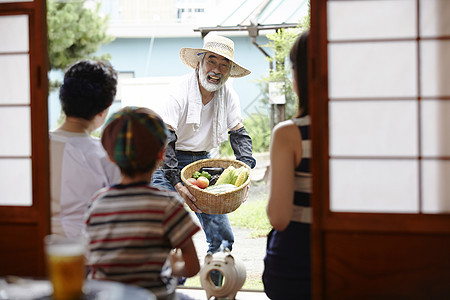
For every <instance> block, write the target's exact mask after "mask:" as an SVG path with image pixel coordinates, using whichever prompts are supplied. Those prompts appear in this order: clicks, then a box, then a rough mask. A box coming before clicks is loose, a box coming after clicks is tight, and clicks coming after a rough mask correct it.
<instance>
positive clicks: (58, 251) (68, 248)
mask: <svg viewBox="0 0 450 300" xmlns="http://www.w3.org/2000/svg"><path fill="white" fill-rule="evenodd" d="M85 250H86V249H85V246H84V245H82V244H56V245H48V246H47V254H48V255H54V256H79V255H83V254H84V253H85Z"/></svg>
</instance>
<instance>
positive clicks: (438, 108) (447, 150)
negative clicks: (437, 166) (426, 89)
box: [420, 100, 450, 157]
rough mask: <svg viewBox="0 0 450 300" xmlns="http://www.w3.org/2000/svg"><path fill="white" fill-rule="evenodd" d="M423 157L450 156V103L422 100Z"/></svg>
mask: <svg viewBox="0 0 450 300" xmlns="http://www.w3.org/2000/svg"><path fill="white" fill-rule="evenodd" d="M420 113H421V125H422V140H421V143H422V155H423V156H428V157H439V156H450V102H449V101H437V100H422V102H421V110H420Z"/></svg>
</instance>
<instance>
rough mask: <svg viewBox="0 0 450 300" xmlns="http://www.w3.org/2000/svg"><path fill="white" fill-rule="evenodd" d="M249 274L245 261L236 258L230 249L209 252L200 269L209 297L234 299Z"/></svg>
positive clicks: (203, 286) (201, 278)
mask: <svg viewBox="0 0 450 300" xmlns="http://www.w3.org/2000/svg"><path fill="white" fill-rule="evenodd" d="M246 276H247V271H246V270H245V266H244V263H243V262H242V261H240V260H238V259H236V258H234V257H233V256H232V255H231V253H230V250H228V249H225V250H224V251H219V252H217V253H214V254H211V253H208V254H207V255H206V256H205V262H204V264H203V266H202V268H201V269H200V282H201V285H202V288H203V289H204V290H205V291H206V296H207V299H210V298H211V297H215V299H228V300H234V299H235V297H236V294H237V292H238V291H239V290H240V289H241V288H242V286H243V285H244V282H245V278H246Z"/></svg>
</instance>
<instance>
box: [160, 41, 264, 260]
mask: <svg viewBox="0 0 450 300" xmlns="http://www.w3.org/2000/svg"><path fill="white" fill-rule="evenodd" d="M180 57H181V60H182V61H183V63H184V64H185V65H187V66H188V67H190V68H192V69H194V71H193V72H191V73H189V74H187V75H185V76H183V77H182V79H181V81H179V82H177V83H176V84H174V86H172V87H171V88H170V95H169V99H168V100H167V101H166V102H165V103H164V105H163V106H164V108H163V109H162V111H161V112H160V114H161V117H162V118H163V120H164V122H165V123H167V125H168V128H169V129H170V135H169V138H168V145H167V149H166V154H165V159H164V163H163V166H162V167H161V168H160V169H158V170H157V171H156V172H155V174H154V175H153V179H152V184H154V185H159V186H163V187H165V188H170V189H175V190H176V191H178V193H179V194H180V195H181V196H182V197H183V198H184V200H185V201H186V203H187V205H188V206H189V207H190V208H191V209H192V210H193V211H194V212H195V213H196V215H197V217H198V218H199V220H200V223H201V225H202V228H203V230H204V232H205V235H206V240H207V242H208V244H209V248H208V252H212V253H215V252H217V251H219V250H220V248H221V246H222V247H223V248H228V249H230V250H231V248H232V245H233V242H234V236H233V232H232V230H231V226H230V222H229V220H228V216H227V215H212V214H206V213H202V212H201V211H200V210H199V209H198V208H197V207H196V206H195V201H196V199H195V197H194V196H193V195H192V194H191V193H190V192H189V191H188V189H187V188H186V187H185V186H184V185H183V184H182V182H181V179H180V170H181V169H182V168H183V167H185V166H186V165H188V164H190V163H192V162H194V161H197V160H200V159H205V158H209V157H210V154H209V152H210V151H211V150H212V149H214V148H217V147H218V146H219V145H220V144H221V143H222V142H223V141H225V140H226V139H227V132H228V134H229V135H230V143H231V147H232V148H233V151H234V154H235V156H236V159H238V160H240V161H242V162H244V163H246V164H247V165H249V166H250V167H251V168H253V167H255V164H256V161H255V159H254V158H253V157H252V140H251V138H250V136H249V135H248V133H247V131H246V130H245V128H244V126H243V124H242V117H241V112H240V104H239V98H238V96H237V94H236V92H235V91H234V90H233V89H232V87H231V85H228V84H226V82H227V79H228V78H229V77H243V76H246V75H248V74H250V71H249V70H247V69H246V68H244V67H242V66H241V65H239V64H238V63H236V62H235V61H234V43H233V41H232V40H230V39H228V38H226V37H223V36H219V35H216V34H211V33H210V34H208V35H207V36H205V39H204V44H203V48H201V49H193V48H182V49H181V51H180Z"/></svg>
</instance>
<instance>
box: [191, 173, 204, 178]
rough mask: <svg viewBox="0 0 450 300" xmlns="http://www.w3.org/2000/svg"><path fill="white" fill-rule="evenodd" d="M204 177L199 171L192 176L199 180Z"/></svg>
mask: <svg viewBox="0 0 450 300" xmlns="http://www.w3.org/2000/svg"><path fill="white" fill-rule="evenodd" d="M201 175H202V173H200V172H199V171H195V172H194V174H192V178H195V179H197V178H199V177H200V176H201Z"/></svg>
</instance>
